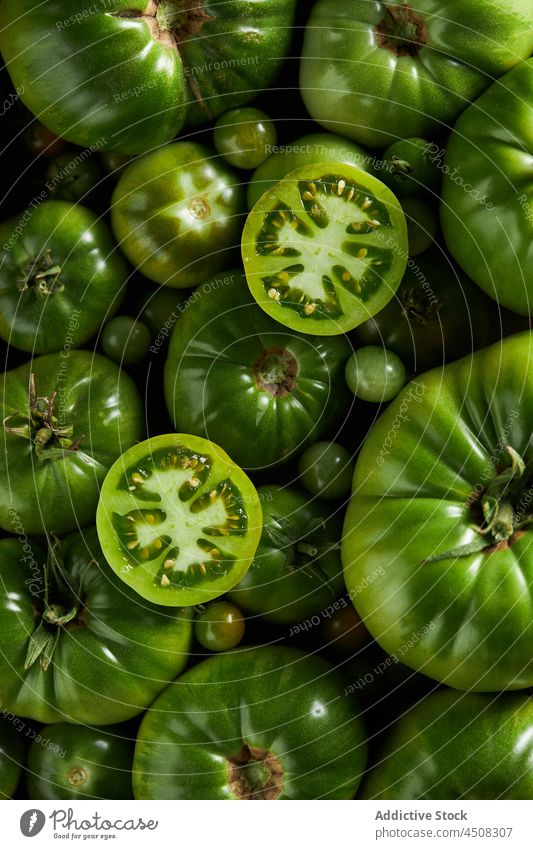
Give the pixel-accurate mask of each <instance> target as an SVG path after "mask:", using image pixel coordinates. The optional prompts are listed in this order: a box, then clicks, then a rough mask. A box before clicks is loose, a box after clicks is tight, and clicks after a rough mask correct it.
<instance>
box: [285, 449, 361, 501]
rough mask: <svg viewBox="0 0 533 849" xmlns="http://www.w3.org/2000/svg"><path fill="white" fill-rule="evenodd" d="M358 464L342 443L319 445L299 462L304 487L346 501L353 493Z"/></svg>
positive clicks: (327, 496)
mask: <svg viewBox="0 0 533 849" xmlns="http://www.w3.org/2000/svg"><path fill="white" fill-rule="evenodd" d="M353 466H354V461H353V458H352V455H351V454H350V453H349V451H347V450H346V448H345V447H344V446H343V445H339V443H338V442H315V444H314V445H310V446H309V448H306V449H305V451H304V453H303V454H302V456H301V457H300V459H299V461H298V473H299V475H300V478H299V479H300V481H301V483H302V486H304V487H305V489H306V490H307V491H308V492H310V493H311V495H318V496H320V498H327V499H330V498H342V496H343V495H347V493H349V492H350V488H351V485H352V477H353Z"/></svg>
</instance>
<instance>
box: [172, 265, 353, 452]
mask: <svg viewBox="0 0 533 849" xmlns="http://www.w3.org/2000/svg"><path fill="white" fill-rule="evenodd" d="M349 354H350V346H349V344H348V342H347V341H346V339H344V338H343V337H340V336H337V337H323V338H321V337H309V336H303V335H302V334H300V333H296V332H295V331H290V332H289V331H287V330H286V328H284V327H281V326H280V325H279V324H277V323H276V322H275V321H273V320H272V319H271V318H270V317H269V316H267V315H266V314H265V313H264V312H263V311H262V310H260V309H259V307H258V306H257V304H256V303H255V302H254V301H253V299H252V297H251V295H250V293H249V291H248V287H247V285H246V281H245V280H244V277H243V275H242V273H240V272H238V271H235V272H228V273H227V274H225V275H224V276H218V277H213V278H212V279H210V280H208V281H206V282H205V283H203V284H202V286H200V287H199V288H198V289H196V290H195V292H193V294H192V295H191V296H190V298H189V301H188V305H187V308H186V309H185V310H184V312H183V314H182V316H181V317H180V319H179V321H178V322H177V324H176V327H175V329H174V331H173V335H172V339H171V342H170V347H169V351H168V358H167V362H166V365H165V397H166V401H167V407H168V410H169V413H170V416H171V418H172V420H173V422H174V424H175V427H176V429H177V430H182V431H185V432H187V433H194V434H198V435H199V436H204V437H206V438H207V439H212V440H213V441H214V442H217V443H218V444H219V445H221V446H222V447H223V448H224V450H226V451H227V452H228V453H229V454H230V456H231V457H232V458H233V459H234V460H235V462H237V463H239V465H241V466H243V467H244V468H246V469H261V468H266V467H269V466H274V465H276V464H278V463H282V462H285V461H287V460H289V459H290V458H291V457H293V456H294V455H295V454H296V453H299V452H300V451H301V450H302V447H303V446H304V445H306V444H307V443H309V442H311V441H313V440H316V439H318V438H319V437H320V436H321V435H322V434H323V433H324V431H325V430H327V429H328V428H329V427H330V426H333V425H335V424H336V423H338V422H339V420H340V419H341V418H342V417H343V416H344V415H345V414H346V412H347V408H348V393H347V391H346V387H345V386H344V380H343V371H344V364H345V362H346V360H347V358H348V356H349Z"/></svg>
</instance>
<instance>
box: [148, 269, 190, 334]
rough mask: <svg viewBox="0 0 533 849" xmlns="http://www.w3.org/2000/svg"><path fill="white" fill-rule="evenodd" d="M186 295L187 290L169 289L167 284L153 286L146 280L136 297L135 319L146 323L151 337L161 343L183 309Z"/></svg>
mask: <svg viewBox="0 0 533 849" xmlns="http://www.w3.org/2000/svg"><path fill="white" fill-rule="evenodd" d="M187 297H188V293H187V292H182V291H181V290H180V289H177V290H176V289H170V288H168V287H167V286H157V287H156V286H153V285H150V284H149V283H148V281H146V284H145V285H144V286H143V289H142V291H141V292H140V294H139V296H138V298H136V299H135V303H136V304H137V311H136V316H137V319H139V320H140V321H142V323H143V324H146V325H147V326H148V327H149V329H150V333H151V334H152V337H153V338H154V339H155V340H157V339H160V340H161V343H160V344H163V343H164V342H166V341H167V340H168V338H169V337H170V332H171V330H172V328H173V327H174V324H175V323H176V321H177V320H178V318H179V316H180V315H181V313H182V312H183V309H184V306H183V304H184V301H186V299H187Z"/></svg>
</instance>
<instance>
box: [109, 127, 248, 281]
mask: <svg viewBox="0 0 533 849" xmlns="http://www.w3.org/2000/svg"><path fill="white" fill-rule="evenodd" d="M244 209H245V204H244V189H243V187H242V185H241V181H240V179H239V177H238V176H237V174H236V173H234V172H233V171H232V170H231V168H230V167H229V166H228V165H226V164H225V163H224V162H221V161H220V158H219V157H217V156H216V154H215V152H214V151H211V150H209V148H207V147H203V146H201V145H198V144H192V143H191V142H185V141H181V142H176V143H174V144H169V145H166V146H165V147H161V148H159V149H158V150H155V151H153V152H152V153H147V154H146V155H145V156H140V157H138V158H137V159H135V160H134V162H132V163H131V164H130V165H127V166H126V168H125V169H124V171H123V172H122V176H121V177H120V180H119V181H118V184H117V186H116V188H115V191H114V193H113V197H112V201H111V223H112V227H113V232H114V234H115V237H116V239H117V241H118V243H119V245H120V247H121V249H122V250H123V251H124V253H125V255H126V256H127V258H128V259H129V260H130V262H131V263H132V264H133V265H135V266H136V267H137V268H138V269H139V270H140V271H141V272H142V274H144V275H145V277H148V278H149V279H150V280H153V281H155V282H156V283H164V284H165V285H167V286H174V287H176V288H184V287H187V286H194V285H196V284H197V283H198V281H199V280H204V279H205V278H206V277H209V275H210V274H216V272H217V271H220V269H221V268H223V267H224V265H225V264H226V263H227V262H228V259H229V257H230V256H231V253H232V251H233V250H235V248H236V247H237V246H238V244H239V239H240V234H241V229H242V221H243V219H242V216H243V215H244Z"/></svg>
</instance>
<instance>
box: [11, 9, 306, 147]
mask: <svg viewBox="0 0 533 849" xmlns="http://www.w3.org/2000/svg"><path fill="white" fill-rule="evenodd" d="M153 7H154V4H153V3H151V2H149V0H106V2H105V3H104V4H100V3H95V4H93V5H91V6H88V5H87V3H86V2H85V0H46V2H44V3H43V2H37V0H4V2H3V3H2V6H1V10H0V31H1V35H0V49H1V50H2V54H3V57H4V60H5V62H6V65H7V66H8V69H9V73H10V75H11V79H12V81H13V84H14V86H15V87H16V88H17V89H18V88H19V87H21V88H22V89H23V94H22V99H23V101H24V103H25V104H26V106H27V107H28V108H29V109H30V110H31V111H32V112H33V113H34V115H36V116H37V117H38V118H39V119H40V120H41V121H42V122H43V123H44V124H46V126H48V127H49V128H50V129H51V130H53V131H54V132H55V133H57V134H58V135H60V136H63V137H64V138H66V139H68V140H69V141H72V142H75V143H76V144H79V145H81V146H85V145H97V146H98V149H99V150H111V151H116V152H118V153H125V154H134V153H142V152H144V151H146V150H150V149H152V148H155V147H157V146H158V145H160V144H163V143H165V142H168V141H170V140H171V139H172V138H173V137H174V136H175V135H176V133H177V132H179V130H180V129H181V127H182V126H183V123H184V121H185V119H186V117H187V118H188V119H189V120H191V121H193V122H205V121H209V120H211V119H212V118H213V117H216V116H217V115H219V114H220V113H221V112H224V111H225V110H226V109H229V108H230V107H232V106H238V105H241V104H243V103H245V102H247V101H248V100H250V99H251V98H253V97H254V95H255V93H256V91H261V90H262V89H263V88H264V87H265V86H268V84H269V83H270V81H271V80H272V78H273V76H274V75H275V74H276V73H277V71H278V70H279V67H280V65H281V61H282V58H283V57H284V56H285V55H286V53H287V50H288V47H289V43H290V38H291V25H292V21H293V16H294V9H295V0H254V2H251V0H230V2H226V3H223V4H220V3H217V2H210V0H206V2H204V3H202V4H200V5H198V4H196V5H194V4H192V8H191V4H188V3H184V2H183V0H168V2H165V3H159V8H157V9H154V8H153ZM187 8H189V12H190V13H191V14H189V12H188V11H187ZM132 13H133V14H132ZM228 33H229V35H228ZM28 44H31V45H32V49H31V50H28V49H27V46H28Z"/></svg>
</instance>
